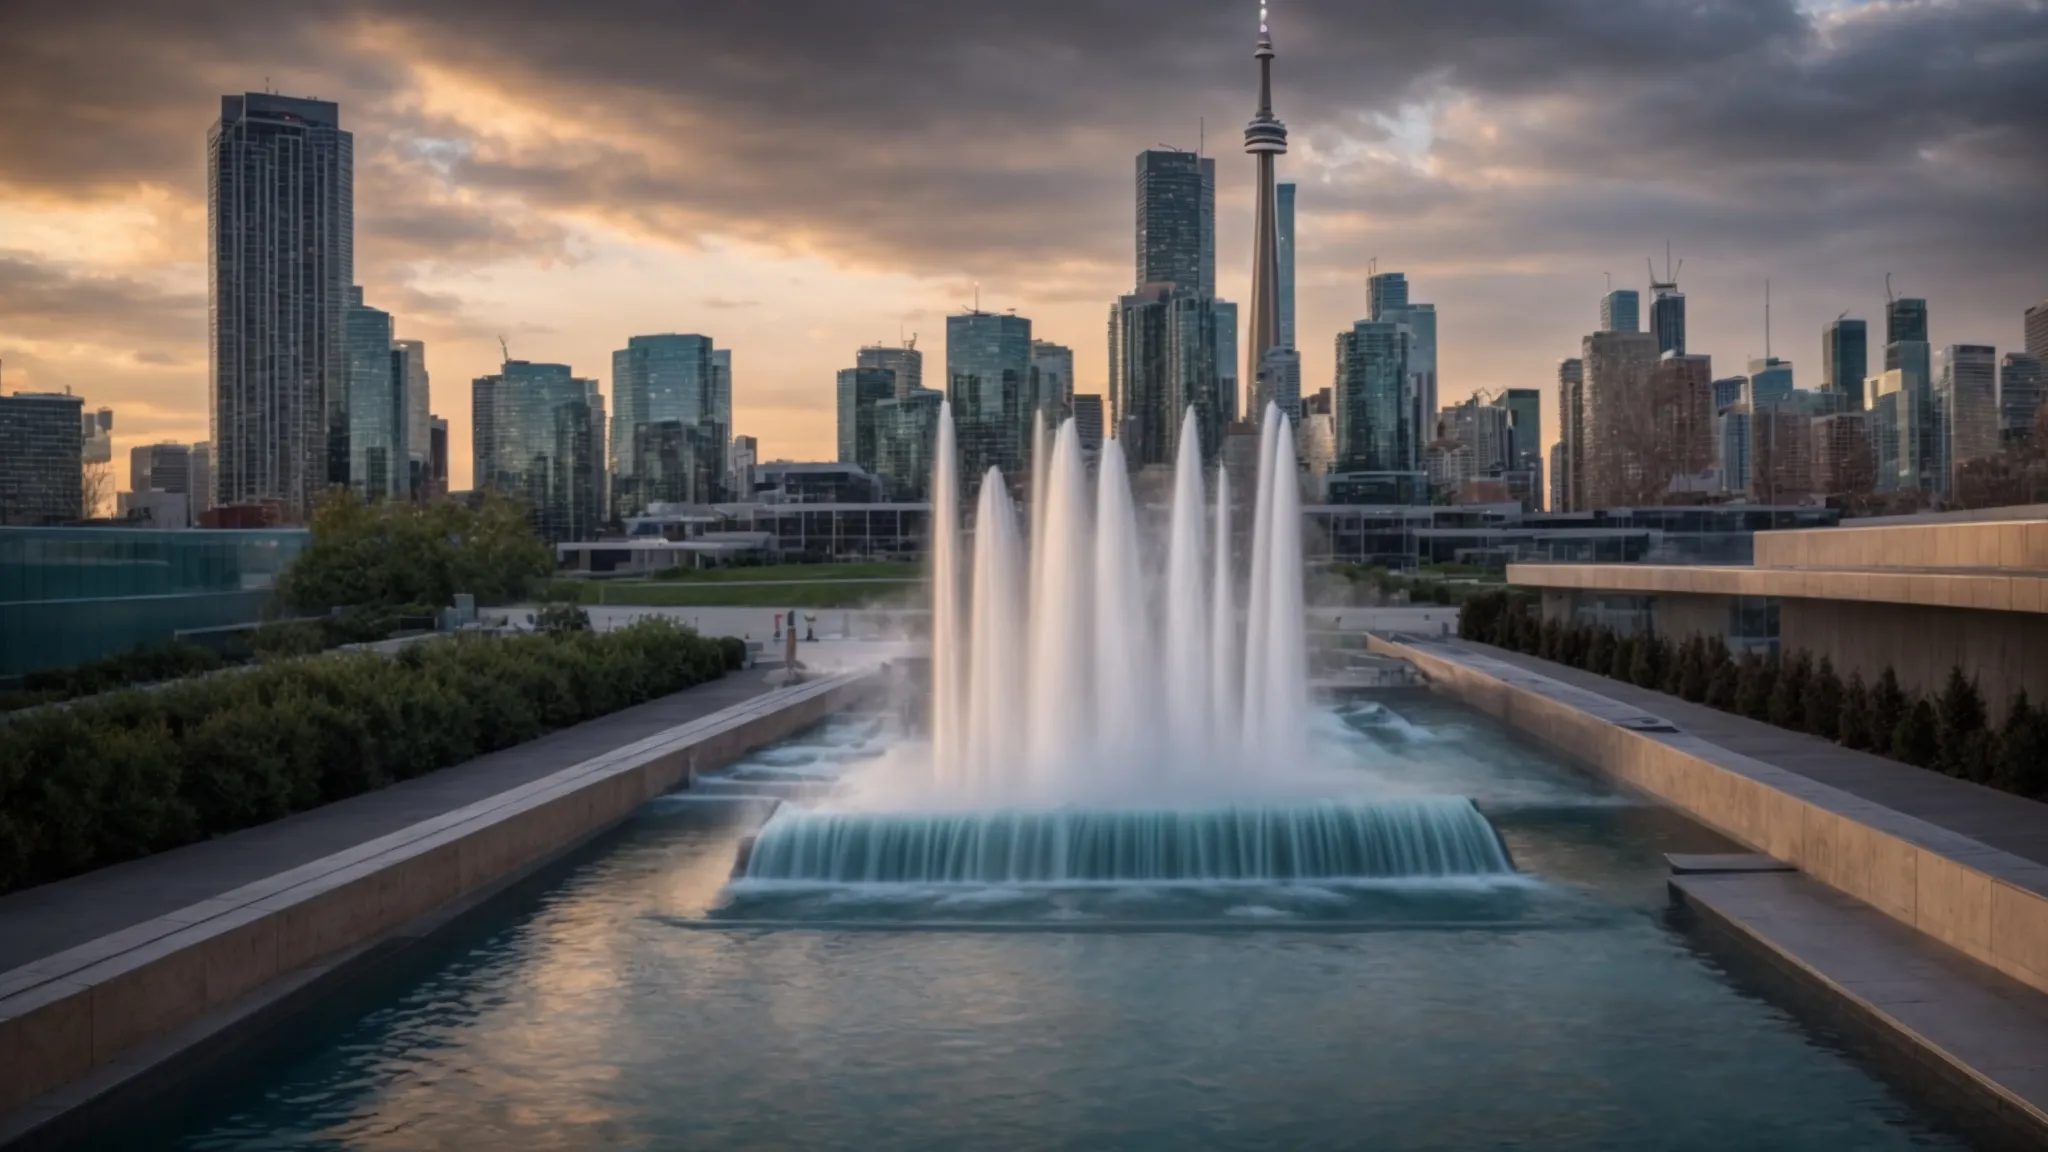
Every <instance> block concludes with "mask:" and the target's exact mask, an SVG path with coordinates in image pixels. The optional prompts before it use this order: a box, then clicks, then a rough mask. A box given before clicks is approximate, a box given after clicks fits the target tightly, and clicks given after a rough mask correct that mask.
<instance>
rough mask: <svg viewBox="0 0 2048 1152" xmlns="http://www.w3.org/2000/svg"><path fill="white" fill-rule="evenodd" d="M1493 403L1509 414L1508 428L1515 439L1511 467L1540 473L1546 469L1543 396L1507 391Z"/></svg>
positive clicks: (1528, 391)
mask: <svg viewBox="0 0 2048 1152" xmlns="http://www.w3.org/2000/svg"><path fill="white" fill-rule="evenodd" d="M1493 402H1494V404H1495V405H1496V406H1498V407H1501V408H1505V409H1507V411H1508V427H1509V429H1510V431H1511V432H1512V434H1513V436H1514V440H1515V445H1514V455H1513V457H1512V459H1511V460H1510V461H1509V465H1508V466H1509V467H1510V468H1511V469H1513V470H1515V471H1520V472H1531V471H1540V470H1541V469H1542V467H1543V449H1544V445H1543V393H1541V392H1539V391H1537V390H1536V389H1534V388H1508V389H1505V390H1503V391H1502V392H1501V394H1500V395H1498V396H1496V397H1494V400H1493Z"/></svg>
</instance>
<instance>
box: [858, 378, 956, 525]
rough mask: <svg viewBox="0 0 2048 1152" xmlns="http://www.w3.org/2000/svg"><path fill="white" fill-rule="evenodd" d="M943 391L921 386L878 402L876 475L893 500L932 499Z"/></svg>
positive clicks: (876, 418) (876, 414)
mask: <svg viewBox="0 0 2048 1152" xmlns="http://www.w3.org/2000/svg"><path fill="white" fill-rule="evenodd" d="M945 398H946V397H945V394H944V393H943V392H938V391H934V390H932V389H928V388H919V389H917V390H916V391H915V392H912V393H911V394H910V395H908V396H905V397H902V398H900V399H898V398H895V397H892V398H890V399H887V400H884V401H882V402H881V403H879V404H877V405H875V437H876V440H877V442H878V446H879V447H878V454H879V455H880V457H881V462H880V468H879V469H878V470H877V471H876V473H875V475H876V477H877V478H878V479H880V480H881V482H882V493H883V495H884V497H885V498H887V499H890V500H897V501H902V502H904V503H910V504H921V503H923V502H925V501H926V500H929V499H930V498H931V479H932V457H933V456H934V455H935V454H936V452H937V450H938V438H939V405H940V404H941V403H943V402H944V401H945Z"/></svg>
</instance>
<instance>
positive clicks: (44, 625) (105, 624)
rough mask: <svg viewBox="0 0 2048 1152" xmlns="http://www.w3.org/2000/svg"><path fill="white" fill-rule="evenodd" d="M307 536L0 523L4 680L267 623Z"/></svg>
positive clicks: (1, 662)
mask: <svg viewBox="0 0 2048 1152" xmlns="http://www.w3.org/2000/svg"><path fill="white" fill-rule="evenodd" d="M310 540H311V534H310V533H308V532H305V531H303V530H297V529H282V530H270V531H249V532H209V531H159V530H148V529H126V528H0V676H18V675H21V674H22V673H25V672H32V671H35V670H36V669H38V668H58V667H63V666H65V665H70V664H81V663H84V662H86V661H88V660H97V659H99V658H101V657H103V656H111V655H113V654H115V653H117V652H121V651H124V650H126V649H129V648H134V647H136V646H138V645H141V644H149V643H155V642H159V641H164V640H170V639H173V638H174V637H176V636H177V635H178V634H179V633H181V632H187V631H193V630H198V629H208V628H223V627H231V626H234V625H239V624H253V623H255V622H256V621H258V620H260V619H262V617H263V610H264V607H265V606H266V605H267V604H268V603H269V602H270V591H271V588H272V586H273V585H274V584H275V583H276V582H277V576H278V573H279V572H281V571H283V570H284V566H285V565H286V564H288V563H290V562H291V560H292V558H293V557H295V556H297V555H298V554H299V553H300V552H302V551H304V550H305V548H306V545H307V543H308V542H309V541H310Z"/></svg>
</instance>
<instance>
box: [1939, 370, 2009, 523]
mask: <svg viewBox="0 0 2048 1152" xmlns="http://www.w3.org/2000/svg"><path fill="white" fill-rule="evenodd" d="M1934 394H1935V397H1936V404H1937V410H1938V411H1939V413H1940V420H1941V427H1942V433H1943V437H1942V449H1943V451H1942V459H1941V461H1940V468H1941V472H1942V474H1943V477H1944V480H1945V483H1946V486H1945V487H1944V488H1942V489H1941V490H1942V491H1943V492H1954V491H1955V481H1956V476H1957V475H1958V474H1959V473H1960V472H1961V471H1962V469H1963V466H1964V465H1966V464H1968V463H1970V462H1971V461H1973V460H1985V459H1989V458H1991V457H1993V456H1996V455H1997V454H1998V447H1999V434H1998V415H1999V413H1998V350H1997V349H1995V348H1993V347H1991V346H1990V345H1988V344H1950V345H1949V346H1947V347H1945V348H1943V349H1942V350H1941V351H1940V353H1938V354H1937V355H1936V356H1935V359H1934Z"/></svg>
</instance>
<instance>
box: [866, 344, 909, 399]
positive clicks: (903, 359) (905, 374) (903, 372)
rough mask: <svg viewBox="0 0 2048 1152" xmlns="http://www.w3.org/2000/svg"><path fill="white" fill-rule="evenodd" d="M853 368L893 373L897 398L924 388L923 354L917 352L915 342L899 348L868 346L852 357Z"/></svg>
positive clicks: (888, 345) (885, 345)
mask: <svg viewBox="0 0 2048 1152" xmlns="http://www.w3.org/2000/svg"><path fill="white" fill-rule="evenodd" d="M853 366H854V367H855V368H883V369H886V370H888V371H890V372H894V373H895V374H896V395H897V397H898V398H901V397H904V396H908V395H910V394H911V393H912V392H916V391H919V390H921V389H923V388H924V353H922V352H920V351H918V350H917V347H916V342H915V341H913V342H912V343H910V344H906V345H904V346H902V347H900V348H899V347H896V346H895V345H892V344H870V345H868V346H867V347H865V348H862V349H861V350H860V351H859V352H858V353H857V354H856V355H855V356H854V359H853Z"/></svg>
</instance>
